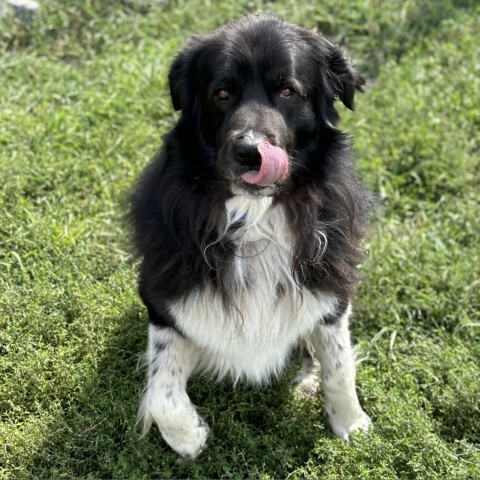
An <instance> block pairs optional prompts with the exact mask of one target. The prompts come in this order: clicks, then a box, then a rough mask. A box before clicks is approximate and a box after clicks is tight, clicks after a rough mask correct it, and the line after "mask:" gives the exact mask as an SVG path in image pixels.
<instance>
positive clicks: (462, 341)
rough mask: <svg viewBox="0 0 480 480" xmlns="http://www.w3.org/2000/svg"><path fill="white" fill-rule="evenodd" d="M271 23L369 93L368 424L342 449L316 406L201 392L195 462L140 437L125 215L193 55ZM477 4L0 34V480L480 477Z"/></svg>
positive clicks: (138, 11)
mask: <svg viewBox="0 0 480 480" xmlns="http://www.w3.org/2000/svg"><path fill="white" fill-rule="evenodd" d="M259 11H268V12H273V13H276V14H278V15H280V16H282V17H284V18H286V19H288V20H290V21H294V22H297V23H301V24H303V25H304V26H306V27H309V28H317V29H319V30H320V31H322V32H324V33H326V34H329V35H331V36H332V37H334V38H335V39H336V40H337V41H338V42H340V43H341V44H342V45H344V46H345V48H346V49H347V50H348V52H349V54H350V56H351V57H352V60H353V61H354V63H355V65H356V66H357V67H358V69H359V70H360V71H362V73H363V74H364V75H365V77H366V78H367V80H368V81H367V88H366V92H365V93H364V94H362V95H360V96H359V97H358V101H357V109H356V112H354V113H352V112H349V111H347V110H346V109H344V108H343V107H340V108H341V115H342V119H343V120H342V128H343V129H344V130H346V131H348V132H350V133H351V134H353V135H354V136H355V138H356V155H357V159H358V160H357V168H358V170H359V172H360V173H361V175H362V177H363V178H364V180H365V181H366V183H367V184H368V185H369V186H370V187H371V188H372V190H373V191H374V192H375V193H376V196H377V208H376V213H375V216H374V219H373V222H372V227H371V229H370V234H369V237H368V242H367V248H368V250H369V259H368V260H367V262H366V263H365V265H364V266H363V267H362V271H363V273H364V281H363V283H362V284H361V286H360V288H359V289H358V291H357V296H356V300H355V316H354V319H353V324H352V334H353V339H354V342H355V343H356V344H357V345H358V356H359V360H360V364H359V367H358V377H357V378H358V380H357V383H358V390H359V395H360V398H361V401H362V404H363V406H364V408H365V410H366V411H367V412H368V413H369V415H370V416H371V417H372V419H373V421H374V428H373V430H372V431H371V433H370V434H369V435H368V436H365V435H363V434H359V435H356V436H354V437H353V438H352V441H351V442H350V443H349V444H347V443H344V442H342V441H341V440H339V439H337V438H335V437H333V436H332V435H331V433H330V432H329V429H328V427H327V426H326V424H325V422H324V420H323V417H322V406H323V399H322V397H321V395H319V396H318V397H316V398H312V399H307V400H305V399H303V400H302V399H299V398H298V397H297V396H296V395H294V394H293V390H292V387H291V385H290V380H291V379H292V378H293V377H294V375H295V373H296V369H298V362H297V363H295V362H293V364H292V367H291V368H290V369H289V370H288V371H287V372H286V375H285V377H284V378H283V379H282V380H281V381H279V382H275V383H273V384H272V385H271V387H270V388H264V389H257V388H251V387H246V386H243V385H240V386H237V387H236V388H235V389H233V388H232V385H230V384H229V383H228V382H224V383H219V384H218V383H215V382H213V381H211V380H210V379H208V378H206V377H198V378H195V379H194V380H193V381H192V382H191V386H190V391H191V395H192V399H193V401H194V403H195V404H197V405H199V407H200V411H201V413H202V415H203V416H204V417H205V419H206V420H207V421H208V422H209V424H210V426H211V427H212V437H211V439H210V442H209V447H208V449H207V450H205V452H203V453H202V455H201V456H200V457H199V458H198V460H197V461H196V462H193V463H178V462H177V456H176V455H175V454H174V453H173V452H172V451H170V450H169V449H168V448H167V447H166V445H165V443H164V442H163V441H162V439H161V437H160V436H159V434H158V433H157V432H156V431H155V430H152V432H151V433H150V434H149V436H148V437H147V438H146V439H144V440H139V438H138V434H137V431H136V429H135V417H136V411H137V406H138V399H139V396H140V393H141V388H142V385H143V379H144V370H143V367H142V361H141V354H142V352H143V350H144V348H145V345H146V335H147V328H146V326H147V318H146V312H145V310H144V308H143V307H142V305H141V303H140V301H139V299H138V297H137V294H136V286H135V276H136V274H135V271H136V266H137V261H136V259H135V258H134V257H133V255H132V250H131V247H130V243H129V233H128V225H127V222H126V221H125V212H126V198H127V196H128V194H129V191H130V189H131V186H132V184H133V182H134V179H135V178H136V177H137V175H138V174H139V172H140V171H141V169H142V168H143V167H144V165H145V164H146V162H147V161H148V159H149V158H150V157H151V156H152V155H153V154H154V153H155V151H156V149H157V148H158V146H159V145H160V143H161V138H162V136H163V135H164V134H165V132H166V131H167V130H168V129H169V127H170V126H171V125H172V123H173V122H174V120H175V118H176V117H175V114H174V113H173V109H172V106H171V103H170V99H169V95H168V91H167V85H166V75H167V69H168V64H169V62H170V60H171V59H172V57H173V55H174V54H175V52H176V51H177V50H178V49H179V48H180V46H181V44H182V42H183V41H184V40H185V39H186V38H187V37H188V36H189V35H190V34H193V33H198V32H206V31H209V30H211V29H213V28H215V27H216V26H218V25H220V24H222V23H224V22H225V21H228V20H231V19H233V18H235V17H238V16H240V15H242V14H245V13H255V12H259ZM479 13H480V10H479V7H478V2H476V1H474V0H443V1H436V2H430V1H427V0H420V1H417V2H411V1H409V0H395V1H393V2H387V1H383V0H353V1H352V0H349V1H346V0H325V1H323V2H297V1H296V0H278V1H276V2H267V1H261V0H257V1H246V0H239V1H237V2H235V4H233V2H216V1H213V0H212V1H208V2H206V1H204V0H188V1H187V0H176V1H172V2H166V1H165V2H151V3H149V2H148V1H146V0H145V1H141V2H139V3H138V4H137V3H134V2H120V1H119V2H117V3H115V2H101V1H99V0H98V1H93V0H87V1H86V2H75V1H73V0H67V1H60V0H59V1H53V0H48V1H47V0H45V1H43V2H41V16H40V18H38V19H35V20H34V21H33V22H32V23H31V24H28V25H22V24H20V23H18V22H17V21H13V20H12V19H11V18H10V19H8V18H6V19H2V20H1V22H2V25H1V28H0V48H1V50H2V55H1V56H0V85H1V88H0V103H1V105H2V108H1V109H0V146H1V148H0V178H1V179H2V180H1V184H2V187H1V189H0V378H1V379H2V380H1V383H0V416H1V424H0V477H2V478H5V479H7V478H8V479H11V478H25V477H29V478H37V477H38V478H50V477H54V478H72V477H86V478H92V479H97V478H160V477H161V478H187V477H188V478H220V477H222V478H247V477H248V478H262V479H270V478H272V479H273V478H286V477H289V478H318V479H324V478H332V479H335V478H387V479H394V478H409V479H410V478H419V479H424V478H478V477H480V421H479V414H480V395H479V391H480V372H479V368H478V365H479V364H480V341H479V340H480V318H479V303H480V302H479V299H480V295H479V286H480V285H479V265H480V253H479V249H478V235H479V231H480V225H479V194H478V185H479V184H480V179H479V172H480V168H479V165H478V163H479V162H478V155H479V150H480V138H479V133H478V132H479V124H480V110H479V105H478V92H479V91H480V60H479V55H478V32H479V28H480V23H479V18H480V17H479Z"/></svg>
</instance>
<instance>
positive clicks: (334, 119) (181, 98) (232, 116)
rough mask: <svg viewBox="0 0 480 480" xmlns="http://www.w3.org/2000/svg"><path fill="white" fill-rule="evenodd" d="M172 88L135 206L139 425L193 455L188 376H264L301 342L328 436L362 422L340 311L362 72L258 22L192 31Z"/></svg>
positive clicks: (323, 47)
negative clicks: (160, 137) (350, 121)
mask: <svg viewBox="0 0 480 480" xmlns="http://www.w3.org/2000/svg"><path fill="white" fill-rule="evenodd" d="M169 82H170V90H171V96H172V100H173V105H174V107H175V109H177V110H181V117H180V120H179V121H178V123H177V125H176V126H175V127H174V128H173V130H172V131H171V132H170V133H169V134H168V135H167V137H166V139H165V145H164V147H163V149H162V150H161V151H160V153H159V154H158V155H157V156H155V158H154V159H153V162H152V163H151V164H150V166H149V167H148V168H147V169H146V170H145V172H144V174H143V176H142V178H141V179H140V181H139V183H138V185H137V188H136V191H135V193H134V195H133V202H132V203H133V207H132V217H133V223H134V231H135V239H136V245H137V247H138V249H139V251H140V254H141V255H142V258H143V262H142V264H141V269H140V276H139V289H140V295H141V297H142V300H143V301H144V303H145V305H146V307H147V309H148V313H149V318H150V326H149V340H148V350H147V361H148V384H147V387H146V391H145V394H144V397H143V401H142V405H141V409H140V416H141V419H142V422H143V427H144V432H146V431H148V429H149V427H150V426H151V424H152V422H153V421H155V422H156V424H157V425H158V427H159V429H160V431H161V433H162V435H163V438H164V439H165V440H166V442H167V443H168V444H169V445H170V446H171V447H172V448H173V449H174V450H175V451H177V452H178V453H179V454H181V455H182V456H184V457H186V458H194V457H196V456H197V455H198V454H199V453H200V451H201V450H202V449H203V448H204V446H205V442H206V440H207V435H208V430H209V429H208V426H207V425H206V423H205V422H204V421H203V419H202V418H201V417H200V416H199V414H198V413H197V410H196V409H195V407H194V406H193V405H192V403H191V402H190V400H189V397H188V395H187V392H186V385H187V380H188V378H189V377H190V375H191V374H192V373H193V372H194V371H197V370H199V369H200V370H209V371H211V372H214V373H215V374H216V375H217V376H218V377H222V376H224V375H226V374H230V375H231V376H232V377H233V379H234V380H235V381H236V380H238V379H241V378H245V379H247V380H250V381H252V382H262V381H264V380H265V379H268V378H269V376H271V375H276V374H278V373H280V372H281V370H282V368H283V367H284V365H285V362H286V360H287V359H288V356H289V353H290V352H291V351H292V349H293V347H294V346H295V345H297V344H298V343H299V342H302V341H307V342H308V343H309V344H310V345H311V346H313V348H312V349H311V350H313V351H314V355H315V356H316V358H317V359H318V360H319V361H320V364H321V379H322V385H323V390H324V393H325V410H326V414H327V418H328V422H329V423H330V425H331V427H332V429H333V431H334V433H335V434H337V435H338V436H340V437H342V438H345V439H348V435H349V434H350V433H351V432H353V431H355V430H357V429H363V430H367V429H368V428H369V425H370V423H371V422H370V419H369V417H368V416H367V415H366V414H365V413H364V411H363V410H362V408H361V406H360V404H359V401H358V398H357V394H356V391H355V365H354V358H353V354H352V349H351V344H350V337H349V331H348V319H349V316H350V312H351V307H350V297H351V292H352V288H353V286H354V284H355V283H356V281H357V280H358V276H359V275H358V272H357V269H356V267H357V265H358V264H359V262H360V261H361V259H362V256H363V252H362V249H361V245H360V242H361V239H362V237H363V235H364V233H365V230H366V221H367V216H368V210H369V208H370V195H369V192H368V191H367V190H366V188H365V187H364V186H363V185H362V184H361V183H360V182H359V180H358V179H357V177H356V174H355V170H354V167H353V162H352V154H351V141H350V140H349V138H348V137H346V136H345V135H344V134H342V133H341V132H340V131H339V130H338V129H337V123H338V113H337V111H336V110H335V106H334V103H335V100H336V99H337V98H339V99H340V100H341V101H342V102H343V104H344V105H346V106H347V107H348V108H350V109H352V110H353V108H354V93H355V90H361V88H362V85H363V83H364V81H363V79H362V77H361V76H360V75H359V74H358V73H357V72H356V71H355V70H354V69H353V67H352V66H351V65H350V64H349V62H348V61H347V60H346V58H345V56H344V54H343V52H342V50H341V49H340V48H339V47H338V46H337V45H336V44H334V43H333V42H332V41H330V40H329V39H327V38H326V37H324V36H321V35H319V34H316V33H312V32H310V31H308V30H305V29H303V28H301V27H298V26H296V25H291V24H289V23H286V22H284V21H282V20H280V19H278V18H275V17H272V16H258V17H247V18H244V19H241V20H239V21H236V22H233V23H231V24H229V25H227V26H225V27H223V28H220V29H219V30H217V31H216V32H214V33H213V34H211V35H205V36H196V37H193V38H192V39H191V40H190V41H189V42H188V43H187V45H186V46H185V47H184V49H183V51H182V52H180V54H179V55H178V56H177V57H176V58H175V60H174V62H173V65H172V67H171V70H170V74H169Z"/></svg>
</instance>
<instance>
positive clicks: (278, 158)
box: [242, 140, 288, 187]
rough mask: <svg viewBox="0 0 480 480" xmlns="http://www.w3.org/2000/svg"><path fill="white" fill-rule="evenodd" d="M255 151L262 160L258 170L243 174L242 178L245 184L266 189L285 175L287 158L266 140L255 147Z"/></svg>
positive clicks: (283, 152) (282, 151)
mask: <svg viewBox="0 0 480 480" xmlns="http://www.w3.org/2000/svg"><path fill="white" fill-rule="evenodd" d="M257 150H258V153H260V157H261V160H262V163H261V164H260V170H259V171H258V172H257V171H255V170H251V171H250V172H247V173H244V174H243V175H242V178H243V180H244V181H245V182H247V183H251V184H252V185H260V186H261V187H266V186H268V185H272V184H273V183H275V182H276V181H278V180H280V179H281V178H283V177H284V176H285V175H286V174H287V170H288V156H287V154H286V152H285V151H284V150H282V149H281V148H280V147H275V146H273V145H270V143H268V142H267V141H266V140H265V141H264V142H262V143H259V144H258V145H257Z"/></svg>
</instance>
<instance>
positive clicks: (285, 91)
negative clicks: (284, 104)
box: [280, 87, 295, 98]
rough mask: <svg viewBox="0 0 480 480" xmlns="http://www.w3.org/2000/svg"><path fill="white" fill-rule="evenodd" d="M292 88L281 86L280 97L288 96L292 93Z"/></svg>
mask: <svg viewBox="0 0 480 480" xmlns="http://www.w3.org/2000/svg"><path fill="white" fill-rule="evenodd" d="M294 93H295V92H294V90H293V88H290V87H283V88H282V91H281V92H280V96H281V97H282V98H290V97H291V96H292V95H293V94H294Z"/></svg>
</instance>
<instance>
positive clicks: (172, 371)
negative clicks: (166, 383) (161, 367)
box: [170, 368, 177, 377]
mask: <svg viewBox="0 0 480 480" xmlns="http://www.w3.org/2000/svg"><path fill="white" fill-rule="evenodd" d="M176 374H177V372H176V371H175V369H173V368H172V369H171V370H170V376H171V377H175V375H176Z"/></svg>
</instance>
